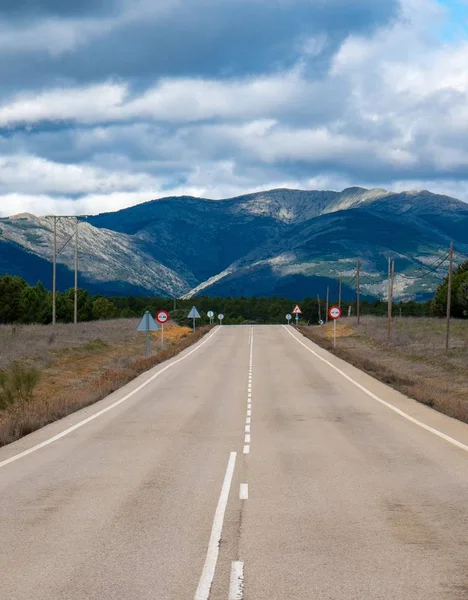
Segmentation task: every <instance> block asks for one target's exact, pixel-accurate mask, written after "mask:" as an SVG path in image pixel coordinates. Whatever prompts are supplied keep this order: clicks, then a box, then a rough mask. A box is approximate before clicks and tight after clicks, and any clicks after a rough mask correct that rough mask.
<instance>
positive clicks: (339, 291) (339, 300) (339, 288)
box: [338, 275, 343, 308]
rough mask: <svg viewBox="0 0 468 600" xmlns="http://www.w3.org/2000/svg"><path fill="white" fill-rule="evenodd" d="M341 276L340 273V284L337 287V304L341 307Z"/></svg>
mask: <svg viewBox="0 0 468 600" xmlns="http://www.w3.org/2000/svg"><path fill="white" fill-rule="evenodd" d="M342 280H343V278H342V276H341V275H340V285H339V287H338V306H339V307H340V308H341V287H342Z"/></svg>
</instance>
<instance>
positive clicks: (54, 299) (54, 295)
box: [49, 215, 79, 325]
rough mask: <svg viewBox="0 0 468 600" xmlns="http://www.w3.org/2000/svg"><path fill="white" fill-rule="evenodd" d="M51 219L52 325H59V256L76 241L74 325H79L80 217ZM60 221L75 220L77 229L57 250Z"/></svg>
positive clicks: (54, 217)
mask: <svg viewBox="0 0 468 600" xmlns="http://www.w3.org/2000/svg"><path fill="white" fill-rule="evenodd" d="M49 218H52V219H53V223H54V225H53V251H52V254H53V258H52V262H53V266H52V269H53V270H52V325H56V323H57V256H58V255H59V254H60V252H62V250H64V249H65V248H66V247H67V246H68V244H69V243H70V242H71V241H72V240H73V239H75V286H74V296H75V298H74V300H75V301H74V319H73V320H74V323H75V324H77V323H78V225H79V221H78V217H76V216H75V215H72V216H60V217H59V216H57V215H50V216H49ZM60 219H74V220H75V229H74V232H73V233H72V234H71V236H70V237H69V238H68V239H67V241H66V242H65V243H64V244H63V245H62V246H61V247H60V249H59V250H57V223H58V222H59V220H60Z"/></svg>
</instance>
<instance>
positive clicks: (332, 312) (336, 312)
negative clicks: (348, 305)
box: [328, 306, 341, 320]
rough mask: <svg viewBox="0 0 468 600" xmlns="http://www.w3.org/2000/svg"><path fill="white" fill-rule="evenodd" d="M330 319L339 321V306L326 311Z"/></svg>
mask: <svg viewBox="0 0 468 600" xmlns="http://www.w3.org/2000/svg"><path fill="white" fill-rule="evenodd" d="M328 316H329V317H330V319H334V320H335V319H339V318H340V317H341V308H340V307H339V306H331V307H330V309H329V311H328Z"/></svg>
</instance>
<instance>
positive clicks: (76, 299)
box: [73, 218, 78, 325]
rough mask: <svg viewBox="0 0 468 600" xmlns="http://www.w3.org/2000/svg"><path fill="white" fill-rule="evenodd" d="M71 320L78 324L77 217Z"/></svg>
mask: <svg viewBox="0 0 468 600" xmlns="http://www.w3.org/2000/svg"><path fill="white" fill-rule="evenodd" d="M73 321H74V323H75V325H78V218H77V219H76V223H75V305H74V318H73Z"/></svg>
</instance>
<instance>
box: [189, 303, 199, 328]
mask: <svg viewBox="0 0 468 600" xmlns="http://www.w3.org/2000/svg"><path fill="white" fill-rule="evenodd" d="M188 318H189V319H193V331H194V332H195V319H200V318H201V317H200V313H199V312H198V310H197V309H196V307H195V306H192V310H191V311H190V312H189V314H188Z"/></svg>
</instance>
